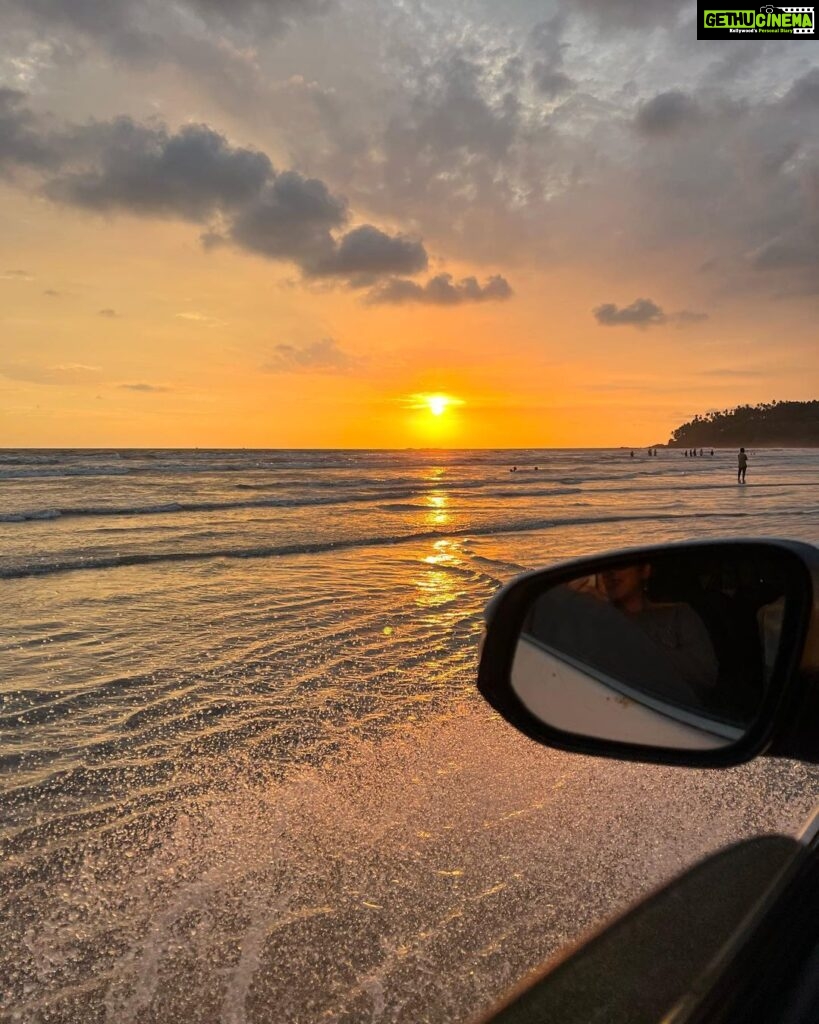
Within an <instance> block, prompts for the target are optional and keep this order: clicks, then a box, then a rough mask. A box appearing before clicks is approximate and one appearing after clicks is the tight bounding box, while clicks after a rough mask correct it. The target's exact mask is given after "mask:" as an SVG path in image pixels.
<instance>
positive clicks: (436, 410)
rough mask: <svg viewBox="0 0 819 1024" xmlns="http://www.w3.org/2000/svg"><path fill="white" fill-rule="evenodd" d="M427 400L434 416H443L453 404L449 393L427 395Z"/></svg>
mask: <svg viewBox="0 0 819 1024" xmlns="http://www.w3.org/2000/svg"><path fill="white" fill-rule="evenodd" d="M426 402H427V408H428V409H429V411H430V412H431V413H432V415H433V416H442V415H443V414H444V413H445V412H446V411H447V408H448V407H449V406H450V405H451V404H452V401H451V399H450V398H449V396H448V395H427V397H426Z"/></svg>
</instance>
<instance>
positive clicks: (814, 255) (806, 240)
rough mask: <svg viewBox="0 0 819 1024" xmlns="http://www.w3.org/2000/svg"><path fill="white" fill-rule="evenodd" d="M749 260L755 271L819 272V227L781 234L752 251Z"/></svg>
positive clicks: (797, 229)
mask: <svg viewBox="0 0 819 1024" xmlns="http://www.w3.org/2000/svg"><path fill="white" fill-rule="evenodd" d="M749 260H750V263H751V265H752V266H753V267H755V268H756V269H757V270H802V269H804V270H814V271H816V270H819V226H817V227H814V228H811V227H810V226H805V227H800V228H796V229H795V230H793V231H785V232H782V233H781V234H778V235H776V236H775V237H774V238H771V239H769V241H767V242H765V243H764V244H763V245H761V246H759V247H758V248H757V249H755V250H753V251H752V252H751V253H750V255H749ZM815 286H816V288H819V281H817V282H815Z"/></svg>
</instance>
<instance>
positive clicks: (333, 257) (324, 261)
mask: <svg viewBox="0 0 819 1024" xmlns="http://www.w3.org/2000/svg"><path fill="white" fill-rule="evenodd" d="M427 262H428V259H427V253H426V249H425V248H424V246H423V244H422V243H421V242H419V241H418V240H417V239H412V238H405V237H404V236H403V235H387V234H385V233H384V232H383V231H381V230H379V229H378V228H375V227H373V226H372V224H363V225H362V226H361V227H358V228H354V229H353V230H352V231H348V232H347V234H346V235H344V236H343V237H342V238H341V239H340V241H339V243H338V245H337V246H336V247H335V249H334V250H333V252H332V253H331V254H328V256H326V257H323V258H321V259H319V260H318V261H317V262H315V263H313V264H312V265H310V266H309V267H308V268H307V269H308V270H309V271H310V273H313V274H315V275H316V276H321V277H327V276H343V277H348V278H351V279H355V280H356V281H357V282H359V283H360V284H362V285H365V284H371V283H372V281H373V279H374V278H377V277H381V276H383V275H384V274H416V273H418V272H419V271H421V270H425V269H426V267H427Z"/></svg>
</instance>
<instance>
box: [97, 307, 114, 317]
mask: <svg viewBox="0 0 819 1024" xmlns="http://www.w3.org/2000/svg"><path fill="white" fill-rule="evenodd" d="M97 316H104V317H107V318H108V319H109V320H113V319H114V318H115V317H117V316H119V314H118V313H117V311H116V310H115V309H110V308H106V309H100V310H99V311H98V312H97Z"/></svg>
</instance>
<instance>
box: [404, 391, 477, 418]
mask: <svg viewBox="0 0 819 1024" xmlns="http://www.w3.org/2000/svg"><path fill="white" fill-rule="evenodd" d="M407 404H408V406H409V407H410V408H411V409H417V410H418V411H419V412H428V413H432V415H433V416H443V415H444V413H445V412H448V411H449V410H450V409H452V408H453V407H454V406H458V405H463V404H464V403H463V399H461V398H455V396H454V395H445V394H442V393H441V392H434V393H429V392H422V393H420V394H415V395H409V396H408V398H407Z"/></svg>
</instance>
